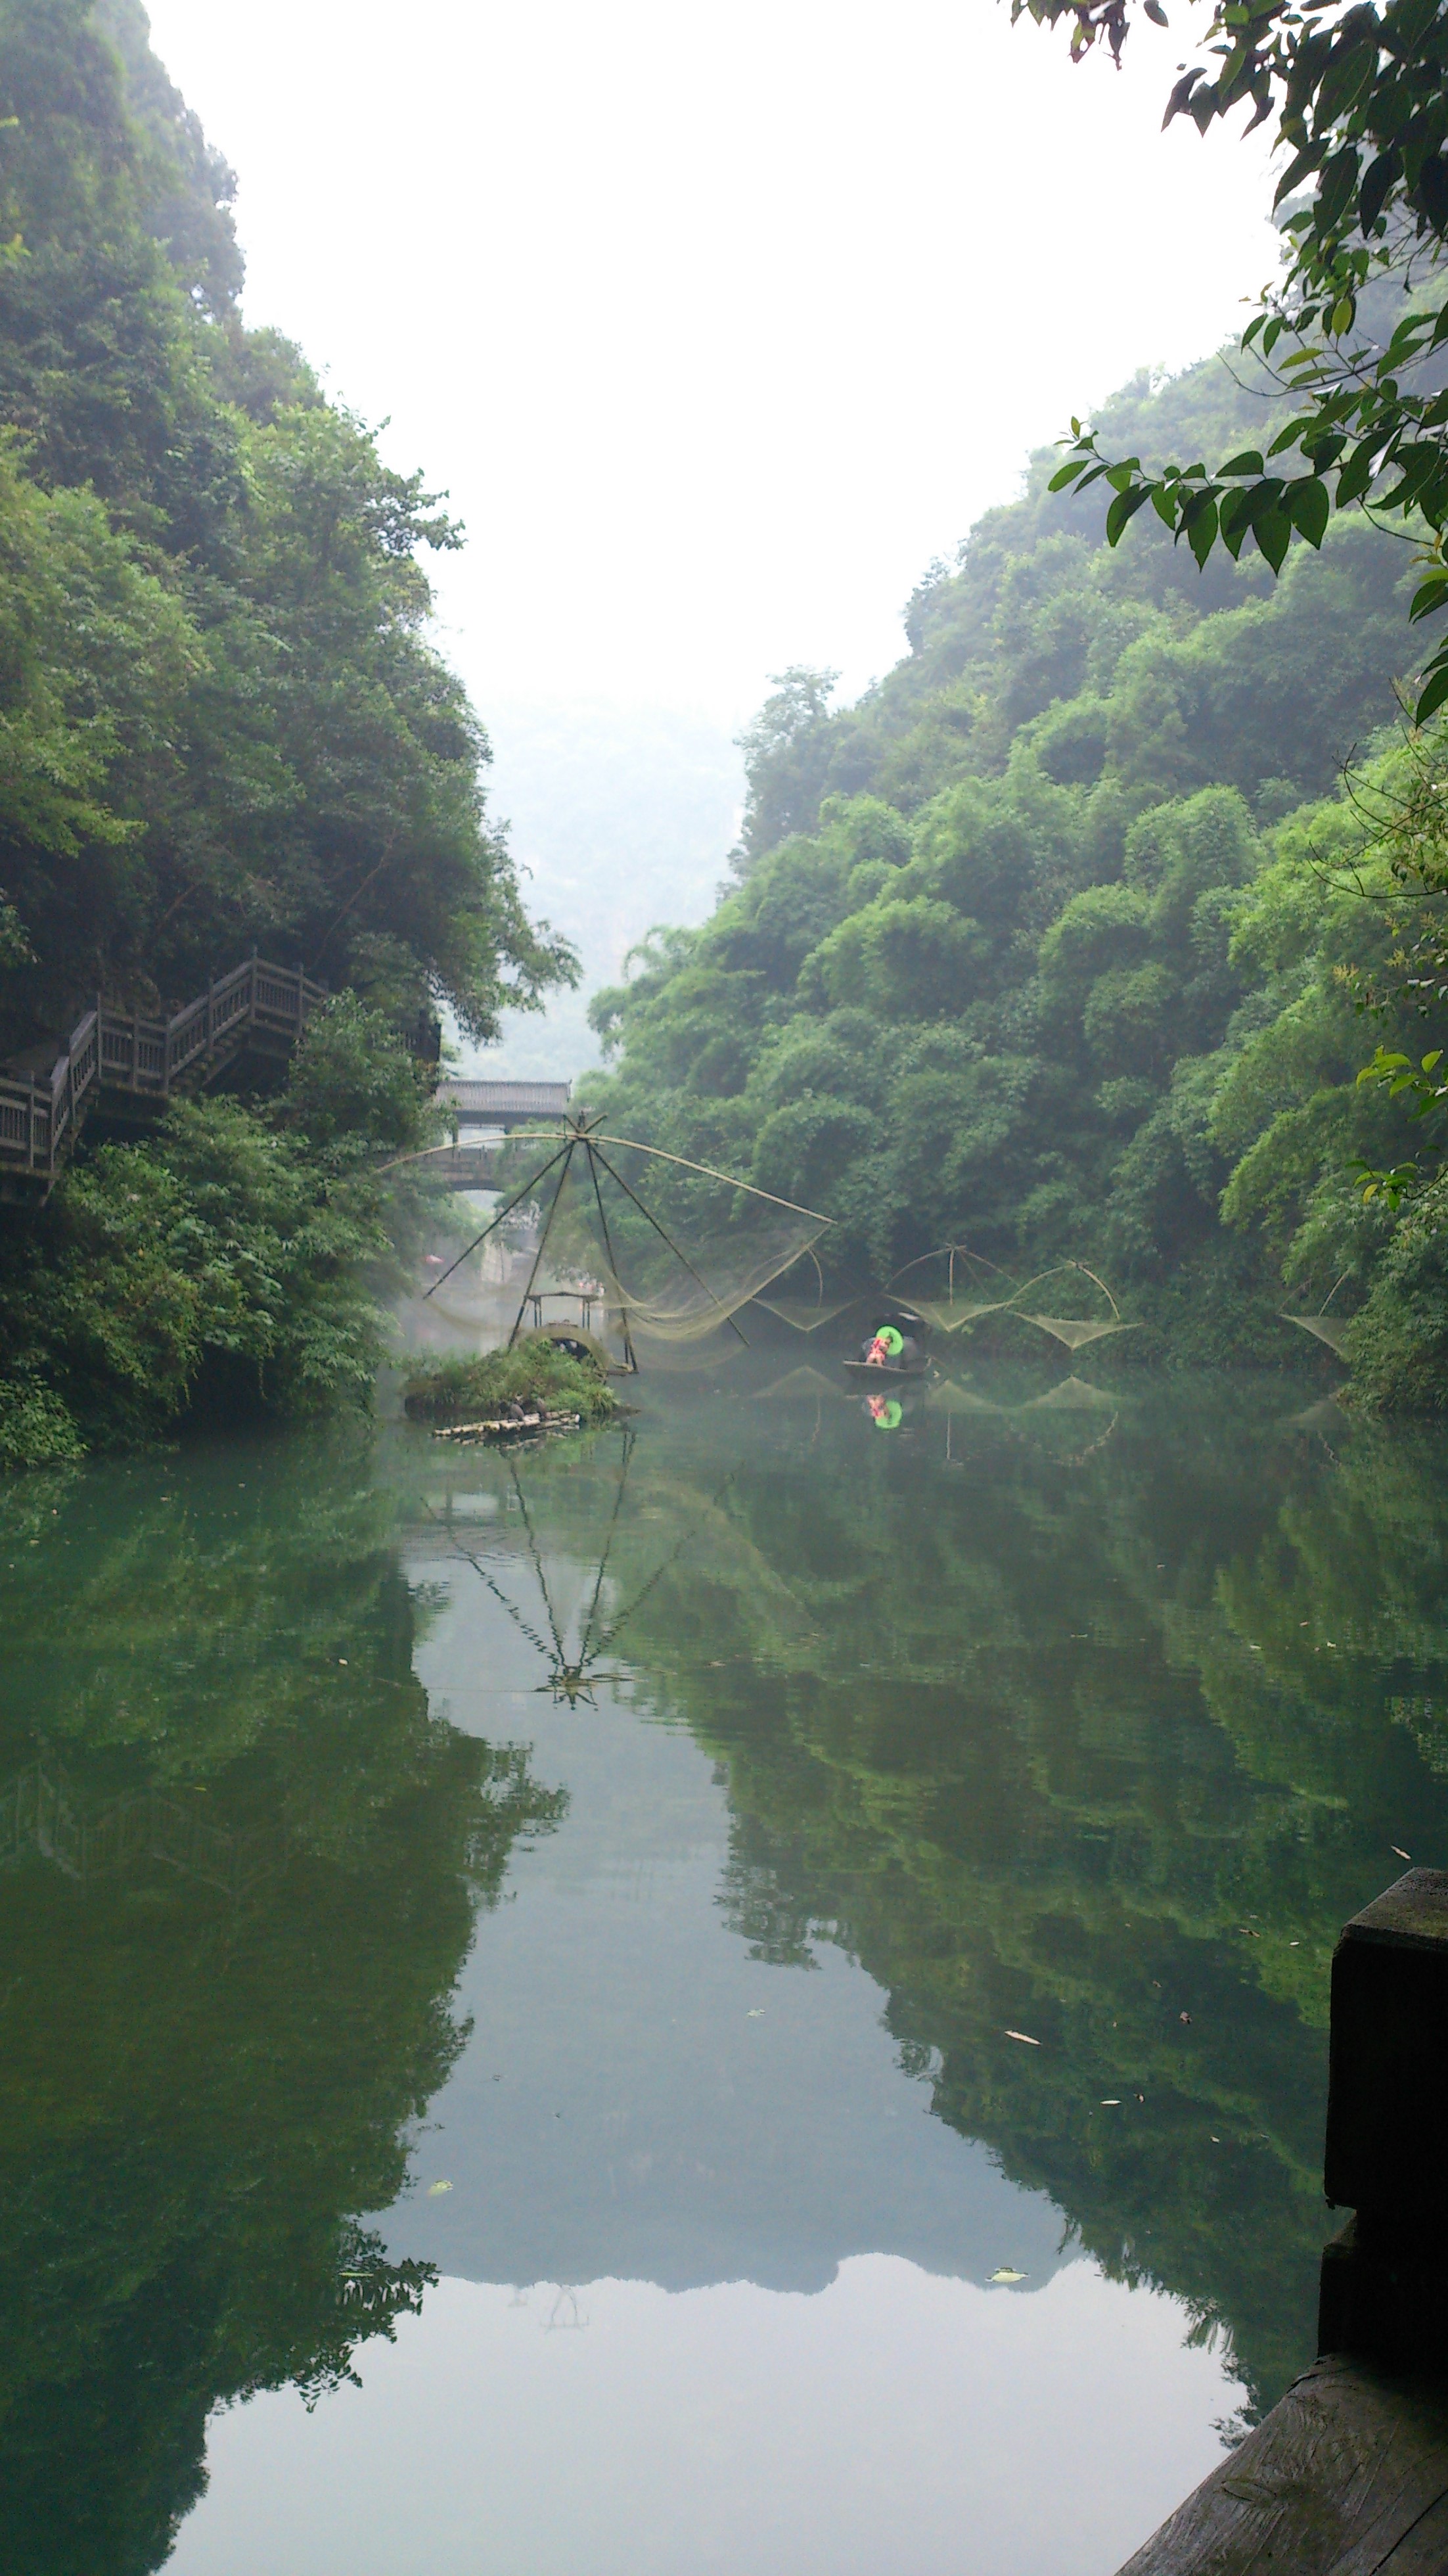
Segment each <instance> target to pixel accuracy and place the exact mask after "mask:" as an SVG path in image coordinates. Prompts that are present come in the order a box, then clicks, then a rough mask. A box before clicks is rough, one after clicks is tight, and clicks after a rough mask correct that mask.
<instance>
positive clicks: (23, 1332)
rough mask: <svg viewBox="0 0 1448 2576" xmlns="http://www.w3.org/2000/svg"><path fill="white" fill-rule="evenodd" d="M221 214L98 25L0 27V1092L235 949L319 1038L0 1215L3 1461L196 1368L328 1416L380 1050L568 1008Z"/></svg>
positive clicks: (416, 573)
mask: <svg viewBox="0 0 1448 2576" xmlns="http://www.w3.org/2000/svg"><path fill="white" fill-rule="evenodd" d="M232 188H233V181H232V178H231V174H230V172H229V171H228V170H227V168H226V166H225V164H224V162H223V161H222V160H221V158H220V156H219V154H217V153H216V152H215V151H214V150H213V148H212V147H211V146H210V145H209V144H208V143H207V141H206V139H205V137H204V135H203V133H202V130H201V128H200V125H199V124H198V122H197V120H196V118H195V116H194V115H193V114H192V113H191V111H190V110H189V109H188V108H187V107H186V106H185V103H184V101H183V100H182V99H181V98H180V97H179V96H178V95H177V93H176V91H175V90H174V89H173V87H172V86H171V84H170V82H169V80H168V79H167V77H166V75H165V73H164V71H163V70H162V68H161V66H160V65H159V63H158V62H157V61H156V59H155V57H154V55H153V54H152V53H151V51H150V47H149V42H148V37H147V29H146V21H145V18H144V14H143V12H142V11H141V9H140V7H139V6H138V5H137V0H97V5H96V6H94V7H91V6H89V5H87V0H0V244H3V247H0V563H3V566H4V580H3V596H0V1057H7V1056H13V1055H15V1054H16V1053H17V1052H23V1051H30V1053H31V1054H32V1055H33V1056H34V1058H35V1059H36V1060H39V1059H40V1058H41V1057H44V1060H45V1063H46V1065H47V1068H48V1063H49V1060H50V1059H49V1056H48V1055H46V1054H45V1050H46V1049H47V1048H51V1049H54V1048H55V1047H56V1046H57V1045H58V1044H59V1043H61V1042H63V1035H64V1032H65V1031H66V1030H68V1029H69V1028H70V1026H71V1025H72V1024H73V1021H74V1020H75V1018H76V1017H78V1015H79V1013H80V1011H81V1010H83V1009H84V1008H85V1007H86V1004H87V1002H88V1001H90V1000H91V999H93V998H94V996H95V994H96V993H97V992H102V993H104V994H106V995H107V996H108V997H109V998H111V999H113V1000H116V1001H118V1002H121V1003H122V1004H124V1005H125V1006H126V1007H128V1008H130V1009H132V1010H136V1011H141V1012H158V1011H164V1010H165V1009H166V1008H168V1007H174V1006H175V1005H176V1004H177V1003H178V1002H179V1001H184V1000H189V999H190V997H191V996H192V995H193V994H194V993H197V992H202V991H204V990H205V989H206V987H207V985H208V984H209V982H210V981H211V979H212V978H213V976H214V975H216V974H218V973H221V972H224V971H225V970H226V969H227V968H228V967H230V966H232V965H234V964H235V963H236V962H237V961H238V959H240V958H241V957H243V956H245V955H246V954H247V953H248V951H250V950H251V949H253V948H256V947H260V949H261V952H262V954H263V955H264V956H267V957H269V958H273V959H275V960H276V961H277V962H278V963H287V964H299V965H303V966H305V968H306V969H307V971H308V973H309V974H310V975H312V976H313V977H314V978H316V979H318V980H320V981H322V982H324V983H325V984H327V985H328V986H330V987H331V988H332V990H333V991H334V992H338V993H344V994H346V995H349V996H351V997H352V999H351V1000H350V1001H349V1002H347V1003H345V1004H343V1005H339V1011H340V1014H341V1015H340V1016H339V1017H337V1018H334V1019H333V1020H332V1022H331V1023H330V1035H329V1036H328V1037H327V1038H326V1039H325V1040H319V1041H318V1043H317V1045H316V1046H315V1047H313V1048H310V1049H309V1050H308V1051H307V1053H306V1064H305V1067H299V1068H298V1070H297V1072H296V1073H295V1074H294V1077H293V1081H292V1083H291V1085H290V1086H289V1088H288V1090H287V1092H286V1094H285V1095H284V1096H283V1098H282V1099H281V1100H280V1101H279V1102H278V1103H277V1104H276V1105H275V1106H274V1107H273V1108H271V1109H257V1108H256V1107H255V1106H254V1105H248V1104H247V1103H245V1102H243V1101H238V1100H235V1099H232V1100H220V1101H212V1102H209V1103H207V1102H200V1101H193V1102H190V1103H187V1104H184V1105H181V1106H178V1107H176V1108H175V1109H173V1111H172V1113H171V1115H170V1116H169V1118H168V1119H167V1120H166V1122H165V1124H164V1126H163V1128H162V1129H161V1131H160V1133H159V1134H158V1135H156V1136H155V1137H154V1138H151V1139H146V1140H143V1141H141V1142H137V1143H132V1144H128V1145H121V1146H108V1147H106V1148H105V1149H104V1150H103V1151H101V1152H99V1153H93V1154H91V1155H90V1156H89V1157H88V1158H86V1159H83V1160H82V1161H81V1162H79V1163H77V1165H76V1167H75V1169H74V1170H73V1171H72V1172H71V1173H69V1174H68V1175H67V1177H66V1178H65V1179H64V1180H63V1181H62V1183H61V1185H60V1188H59V1190H58V1191H57V1193H56V1196H55V1200H54V1202H53V1204H52V1206H51V1208H50V1209H49V1210H48V1211H47V1213H46V1216H45V1218H44V1219H43V1220H41V1221H40V1222H37V1221H36V1219H35V1218H34V1216H33V1215H32V1214H31V1213H29V1212H28V1211H25V1210H17V1209H11V1208H6V1209H3V1210H0V1456H8V1457H10V1458H15V1457H25V1456H33V1455H37V1454H54V1453H55V1452H56V1451H57V1450H64V1449H66V1448H67V1447H68V1446H72V1445H74V1444H77V1443H80V1442H94V1441H105V1440H112V1439H116V1438H129V1437H134V1436H137V1435H138V1434H141V1433H143V1432H145V1431H147V1430H151V1429H154V1428H155V1427H156V1426H158V1425H159V1424H162V1423H165V1422H169V1421H174V1420H177V1419H179V1418H180V1417H181V1415H183V1414H184V1413H185V1412H186V1411H187V1410H188V1409H189V1408H190V1407H191V1406H192V1404H193V1402H194V1401H196V1400H198V1399H199V1397H200V1396H201V1395H202V1393H204V1394H205V1397H206V1401H207V1402H208V1403H210V1402H213V1401H216V1400H218V1398H219V1392H220V1386H221V1380H222V1378H223V1376H224V1375H225V1374H226V1369H225V1368H224V1367H223V1364H222V1363H223V1361H225V1362H226V1363H227V1366H229V1367H230V1368H231V1370H232V1374H233V1377H234V1379H235V1383H236V1385H237V1386H238V1387H241V1386H242V1385H243V1383H244V1384H245V1387H246V1389H247V1400H248V1401H249V1402H250V1401H251V1400H253V1398H254V1397H256V1398H259V1400H261V1401H262V1402H264V1403H265V1404H266V1405H267V1406H268V1407H269V1408H271V1409H273V1410H281V1411H287V1412H292V1411H296V1410H297V1409H299V1408H300V1409H302V1410H312V1409H314V1408H315V1407H316V1406H317V1405H318V1404H320V1403H325V1402H329V1401H334V1400H337V1399H339V1398H341V1397H343V1396H350V1395H352V1394H355V1393H357V1392H358V1391H360V1390H361V1389H362V1388H363V1386H364V1385H369V1384H370V1382H371V1373H372V1366H373V1343H374V1340H375V1335H374V1332H373V1325H372V1322H371V1321H370V1320H369V1310H368V1306H367V1301H366V1298H365V1296H364V1295H363V1292H362V1288H361V1287H360V1286H359V1284H358V1283H359V1278H360V1276H361V1273H360V1270H359V1265H363V1264H367V1263H371V1262H374V1261H375V1260H377V1259H381V1258H382V1257H383V1256H384V1253H385V1250H386V1246H387V1243H388V1242H389V1241H391V1240H392V1219H393V1215H394V1213H395V1212H396V1211H397V1210H398V1209H399V1208H400V1207H401V1204H402V1202H401V1199H400V1197H399V1194H398V1192H397V1191H396V1190H395V1189H384V1188H382V1187H381V1186H380V1184H374V1183H370V1182H365V1181H364V1178H363V1173H362V1164H363V1162H365V1160H366V1155H365V1153H359V1151H358V1150H357V1149H358V1146H359V1143H360V1142H366V1143H368V1144H370V1146H371V1148H372V1149H373V1153H374V1159H375V1160H376V1161H378V1162H379V1163H380V1161H381V1160H384V1159H387V1155H388V1153H389V1152H390V1153H395V1152H397V1151H400V1150H403V1147H402V1145H401V1144H400V1143H399V1141H398V1132H397V1131H398V1124H399V1120H400V1121H401V1124H402V1125H403V1126H407V1125H408V1123H409V1121H411V1122H413V1123H415V1122H416V1119H417V1118H418V1117H419V1116H420V1115H421V1114H422V1111H421V1104H420V1103H419V1101H418V1100H417V1099H416V1098H414V1099H413V1100H412V1102H411V1105H410V1106H409V1105H408V1098H407V1083H404V1080H403V1075H404V1073H406V1075H407V1082H408V1083H410V1082H411V1080H412V1077H411V1073H410V1069H409V1068H408V1067H407V1065H406V1061H405V1057H404V1055H403V1051H402V1050H401V1048H400V1047H399V1046H398V1045H397V1044H396V1040H395V1032H396V1030H398V1029H399V1028H401V1027H402V1026H404V1025H407V1024H410V1023H414V1022H415V1021H416V1018H417V1015H418V1012H419V1010H420V1009H422V1008H424V1007H426V1008H427V1009H431V1008H432V1007H434V1006H435V1005H437V1004H439V1003H443V1002H445V1003H446V1004H447V1005H448V1006H450V1008H451V1010H452V1012H453V1014H454V1016H455V1018H456V1020H457V1023H458V1025H459V1026H460V1027H461V1028H462V1029H463V1030H464V1031H465V1032H466V1033H467V1034H468V1035H470V1036H472V1037H483V1036H486V1035H488V1034H490V1033H492V1032H493V1031H494V1030H495V1028H496V1026H497V1018H498V1013H499V1011H500V1009H502V1008H503V1007H505V1006H507V1007H514V1008H516V1007H519V1006H522V1007H527V1006H529V1005H530V1004H533V1003H535V1002H537V1001H538V999H539V997H540V996H541V995H542V994H543V993H544V992H545V991H546V990H547V989H548V988H549V987H550V986H552V985H553V984H555V983H556V982H557V981H558V980H559V979H560V978H567V977H568V976H569V975H570V974H571V973H572V971H573V966H572V959H571V955H570V952H569V950H568V949H567V946H566V944H565V943H564V942H562V941H561V940H559V939H558V938H556V937H554V936H553V934H552V933H551V932H550V931H548V930H547V928H546V927H544V928H539V927H537V926H535V925H534V924H532V923H531V922H530V921H529V920H528V919H527V917H526V915H525V914H524V911H523V908H522V904H521V901H520V898H519V893H518V887H517V882H516V878H515V876H514V873H513V869H512V866H511V863H510V860H509V857H508V853H507V849H506V846H505V844H504V842H503V840H502V838H501V836H500V834H499V833H498V832H497V831H496V829H495V828H494V827H493V826H492V824H491V823H490V821H489V818H488V815H487V811H486V807H485V804H484V800H483V796H482V792H481V788H480V784H479V780H480V774H481V770H482V767H483V765H484V764H485V762H486V759H487V756H488V747H487V740H486V736H485V734H484V732H483V729H482V727H481V725H480V723H479V721H478V719H477V717H476V715H475V714H474V712H473V710H472V708H471V706H470V705H469V703H468V700H467V697H466V695H465V693H464V691H463V689H462V686H461V684H460V682H459V681H458V680H457V679H456V677H455V676H454V675H453V674H452V672H450V671H449V670H448V669H447V667H446V665H445V664H444V663H443V662H442V661H441V660H440V658H439V657H438V655H437V654H436V652H435V651H434V650H433V648H432V646H431V644H430V643H429V642H428V640H427V634H426V624H427V618H428V614H429V609H430V600H431V595H430V591H429V587H428V581H427V577H426V574H425V572H424V570H423V568H422V561H421V558H422V557H423V556H424V555H425V554H426V553H427V552H428V551H429V550H437V549H447V548H451V547H455V546H457V545H458V544H460V543H461V541H462V531H461V529H460V528H459V527H458V526H457V525H456V523H455V522H454V521H453V520H451V519H450V518H449V517H448V515H447V513H446V510H445V509H444V507H443V499H444V496H442V495H439V494H436V493H432V492H429V491H428V490H427V489H426V488H425V484H424V481H423V478H422V476H421V475H420V474H411V475H409V474H401V473H398V472H397V471H396V470H394V468H393V467H391V466H390V465H388V464H387V463H385V462H384V460H383V458H382V456H381V454H380V452H379V449H378V446H377V443H376V440H375V438H374V436H373V434H372V433H371V432H370V431H369V429H368V428H367V427H366V425H365V424H364V423H363V422H361V421H360V420H358V419H357V418H356V417H354V416H353V415H352V414H350V413H348V412H347V411H346V410H345V409H343V408H342V407H340V406H339V405H337V404H335V403H333V402H330V401H328V400H327V399H325V398H324V396H323V394H322V391H321V388H320V386H319V384H318V382H317V379H316V377H315V375H314V374H313V372H312V370H311V368H310V367H309V366H308V364H307V362H306V360H305V359H304V358H303V357H302V355H301V353H300V352H299V351H298V350H296V349H295V348H293V347H292V346H291V345H290V344H289V343H287V342H286V341H284V340H283V339H282V338H281V337H280V336H279V335H278V334H277V333H275V332H272V331H252V330H249V329H248V328H247V327H246V325H245V323H244V322H243V320H242V317H241V312H240V307H239V302H238V298H239V293H240V288H241V284H242V263H241V257H240V253H239V250H238V247H237V243H236V239H235V234H234V231H233V228H232V221H231V214H230V198H231V194H232ZM354 1005H355V1007H354ZM359 1014H363V1015H365V1014H370V1015H371V1016H370V1018H368V1017H365V1016H359ZM344 1041H345V1042H344ZM344 1056H345V1057H346V1058H347V1063H348V1066H349V1067H350V1071H349V1072H348V1073H347V1082H348V1083H350V1085H351V1090H350V1092H349V1094H348V1097H347V1100H346V1101H345V1103H344V1101H343V1098H342V1091H341V1090H340V1089H339V1084H341V1083H342V1079H343V1061H342V1059H343V1057H344ZM319 1075H321V1076H322V1087H323V1089H324V1091H325V1092H326V1095H327V1099H326V1106H325V1108H324V1109H321V1110H319V1109H318V1105H317V1103H316V1101H315V1100H314V1099H313V1097H312V1093H311V1092H310V1091H309V1088H308V1085H309V1083H312V1082H313V1080H314V1077H317V1076H319ZM379 1086H380V1089H381V1091H382V1092H383V1093H385V1094H386V1095H387V1101H386V1104H385V1105H384V1106H383V1108H382V1110H381V1111H380V1113H379V1114H377V1115H374V1111H376V1110H377V1103H376V1102H375V1101H374V1100H372V1099H371V1095H372V1093H373V1091H374V1090H375V1089H377V1088H378V1087H379ZM343 1087H344V1088H345V1085H344V1086H343ZM413 1088H414V1092H415V1088H416V1086H415V1085H414V1086H413ZM369 1103H370V1105H369ZM314 1111H316V1112H317V1114H316V1115H313V1112H314ZM369 1121H370V1125H369ZM344 1138H350V1139H351V1142H350V1143H344ZM384 1148H385V1149H387V1151H384V1150H383V1149H384Z"/></svg>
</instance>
